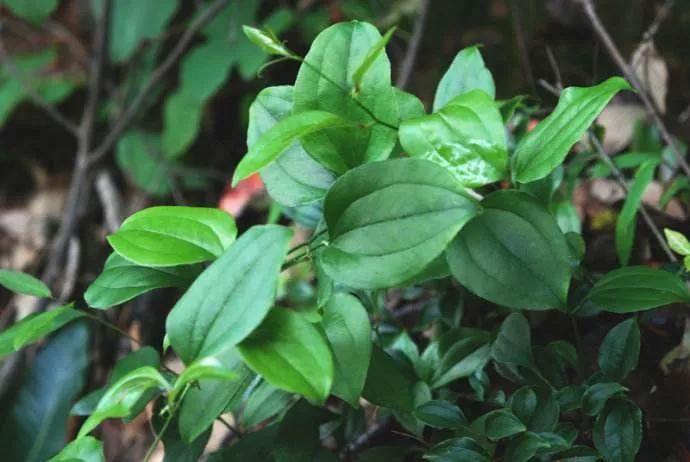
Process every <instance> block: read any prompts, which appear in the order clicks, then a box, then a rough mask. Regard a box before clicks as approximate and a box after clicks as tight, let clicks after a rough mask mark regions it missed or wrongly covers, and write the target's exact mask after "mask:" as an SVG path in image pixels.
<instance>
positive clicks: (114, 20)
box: [99, 0, 178, 63]
mask: <svg viewBox="0 0 690 462" xmlns="http://www.w3.org/2000/svg"><path fill="white" fill-rule="evenodd" d="M177 6H178V5H177V0H160V1H158V2H155V3H152V2H142V1H139V0H118V1H117V2H115V3H114V4H113V7H112V8H113V11H112V13H111V18H110V27H109V31H110V34H109V35H110V36H109V40H108V45H109V50H110V59H112V60H113V62H115V63H123V62H125V61H126V60H128V59H129V58H130V57H131V56H132V54H133V53H134V52H135V51H136V50H137V48H138V47H139V45H140V44H141V43H142V42H143V41H144V40H146V39H152V38H154V37H157V36H158V35H159V34H161V33H162V32H163V31H165V29H166V27H167V25H168V22H170V20H171V19H172V17H173V15H174V14H175V11H177ZM99 14H100V13H99Z"/></svg>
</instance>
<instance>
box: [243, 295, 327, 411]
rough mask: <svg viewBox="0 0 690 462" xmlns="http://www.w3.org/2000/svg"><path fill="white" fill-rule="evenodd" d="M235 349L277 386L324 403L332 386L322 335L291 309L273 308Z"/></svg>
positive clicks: (325, 344)
mask: <svg viewBox="0 0 690 462" xmlns="http://www.w3.org/2000/svg"><path fill="white" fill-rule="evenodd" d="M238 349H239V351H240V353H241V354H242V357H243V358H244V360H245V362H246V363H247V364H248V365H249V367H251V368H252V369H254V370H255V371H256V372H257V373H259V374H261V375H262V376H263V377H264V378H265V379H266V380H267V381H269V382H271V383H273V384H274V385H276V386H277V387H280V388H283V389H285V390H288V391H292V392H294V393H299V394H301V395H303V396H305V397H307V398H310V399H314V400H317V401H324V400H325V399H326V398H327V397H328V394H329V393H330V390H331V384H332V383H333V359H332V357H331V351H330V349H329V348H328V344H327V343H326V340H325V338H324V336H323V335H322V334H321V332H319V330H318V329H317V328H316V326H314V324H312V323H310V322H309V321H307V320H306V319H304V317H303V316H302V315H301V314H299V313H297V312H295V311H291V310H286V309H281V308H276V309H273V310H272V311H271V312H270V313H269V315H268V316H266V319H264V322H263V323H261V325H260V326H259V327H258V328H257V329H256V330H255V331H254V332H253V333H252V335H250V336H249V337H248V338H247V339H246V340H244V341H243V342H242V343H241V344H240V345H238Z"/></svg>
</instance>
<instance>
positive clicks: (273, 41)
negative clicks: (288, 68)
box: [242, 26, 297, 58]
mask: <svg viewBox="0 0 690 462" xmlns="http://www.w3.org/2000/svg"><path fill="white" fill-rule="evenodd" d="M242 31H243V32H244V35H246V36H247V38H248V39H249V40H250V41H251V42H252V43H253V44H254V45H256V46H258V47H259V48H261V49H262V50H264V51H265V52H266V53H268V54H270V55H278V56H284V57H286V58H296V57H297V55H295V54H294V53H293V52H291V51H290V50H288V49H287V47H286V46H285V45H283V44H282V43H281V42H280V41H279V40H278V38H277V37H275V36H274V35H273V34H272V33H271V32H270V31H263V30H261V29H257V28H256V27H250V26H242Z"/></svg>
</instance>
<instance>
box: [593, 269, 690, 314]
mask: <svg viewBox="0 0 690 462" xmlns="http://www.w3.org/2000/svg"><path fill="white" fill-rule="evenodd" d="M589 298H590V299H591V300H592V302H594V303H595V304H596V305H598V306H600V307H601V308H602V309H604V310H606V311H611V312H613V313H632V312H635V311H643V310H649V309H651V308H656V307H658V306H663V305H668V304H671V303H690V293H688V288H687V286H686V285H685V283H684V282H683V280H682V279H681V278H680V277H678V276H677V275H675V274H673V273H669V272H668V271H663V270H660V269H655V268H649V267H647V266H628V267H625V268H620V269H617V270H615V271H611V272H609V273H606V275H604V277H602V278H601V279H599V280H598V281H597V282H596V284H594V287H592V290H591V291H590V293H589Z"/></svg>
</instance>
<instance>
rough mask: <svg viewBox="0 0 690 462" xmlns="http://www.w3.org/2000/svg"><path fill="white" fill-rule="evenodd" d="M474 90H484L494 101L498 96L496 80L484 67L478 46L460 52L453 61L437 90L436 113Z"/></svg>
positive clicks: (435, 98)
mask: <svg viewBox="0 0 690 462" xmlns="http://www.w3.org/2000/svg"><path fill="white" fill-rule="evenodd" d="M472 90H482V91H484V92H485V93H486V94H488V95H489V96H490V97H491V98H492V99H493V98H494V96H495V95H496V87H495V85H494V79H493V77H492V76H491V72H490V71H489V70H488V69H487V68H486V66H485V65H484V59H482V55H481V53H480V52H479V47H477V46H472V47H467V48H465V49H463V50H460V52H459V53H458V54H457V55H456V56H455V59H453V62H452V63H451V65H450V67H449V68H448V70H447V71H446V73H445V74H444V75H443V77H442V78H441V81H440V82H439V83H438V87H437V88H436V95H435V96H434V112H435V111H438V110H439V109H441V108H442V107H443V106H445V105H446V104H448V102H449V101H450V100H452V99H453V98H455V97H456V96H460V95H464V94H465V93H468V92H470V91H472Z"/></svg>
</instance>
